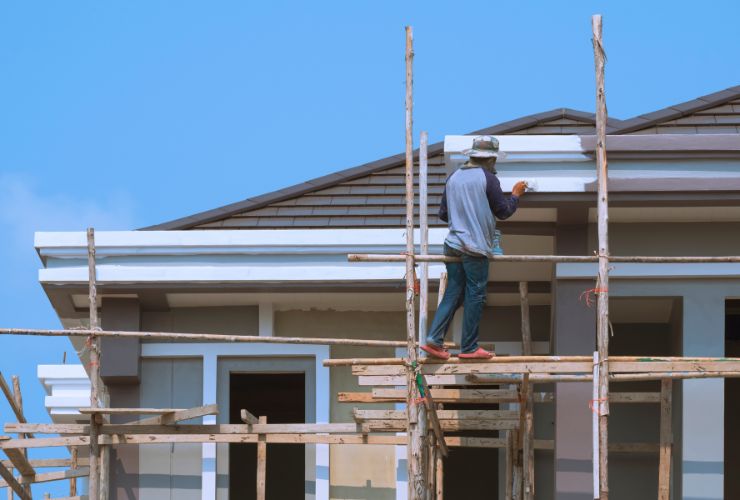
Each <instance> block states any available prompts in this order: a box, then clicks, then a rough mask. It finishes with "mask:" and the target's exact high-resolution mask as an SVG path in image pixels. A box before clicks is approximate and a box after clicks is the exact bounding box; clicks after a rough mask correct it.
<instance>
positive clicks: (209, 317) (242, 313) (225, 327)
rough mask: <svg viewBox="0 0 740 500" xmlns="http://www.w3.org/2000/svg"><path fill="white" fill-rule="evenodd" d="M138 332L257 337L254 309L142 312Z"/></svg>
mask: <svg viewBox="0 0 740 500" xmlns="http://www.w3.org/2000/svg"><path fill="white" fill-rule="evenodd" d="M141 329H142V330H143V331H147V332H183V333H221V334H228V335H257V334H258V330H259V308H258V307H257V306H217V307H178V308H173V309H170V310H169V311H144V312H142V313H141Z"/></svg>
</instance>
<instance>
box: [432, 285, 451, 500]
mask: <svg viewBox="0 0 740 500" xmlns="http://www.w3.org/2000/svg"><path fill="white" fill-rule="evenodd" d="M445 276H446V275H445ZM437 409H440V410H441V409H442V405H441V404H440V405H437ZM445 444H448V443H447V438H445ZM434 458H435V461H436V465H435V468H434V474H435V478H434V493H435V495H434V498H435V499H436V500H443V499H444V461H443V460H442V454H441V453H440V452H439V450H438V449H436V448H435V454H434Z"/></svg>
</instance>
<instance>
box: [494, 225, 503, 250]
mask: <svg viewBox="0 0 740 500" xmlns="http://www.w3.org/2000/svg"><path fill="white" fill-rule="evenodd" d="M503 254H504V249H503V248H501V231H499V230H498V229H494V230H493V255H503Z"/></svg>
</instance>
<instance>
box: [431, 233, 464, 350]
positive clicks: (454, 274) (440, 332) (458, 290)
mask: <svg viewBox="0 0 740 500" xmlns="http://www.w3.org/2000/svg"><path fill="white" fill-rule="evenodd" d="M444 253H445V255H449V256H453V257H459V256H460V255H461V253H460V252H458V251H457V250H455V249H453V248H450V247H448V246H447V245H445V248H444ZM445 267H446V268H447V289H446V290H445V294H444V296H443V297H442V302H440V304H439V307H438V308H437V312H436V313H434V320H433V321H432V326H431V327H429V334H428V335H427V344H433V345H437V346H441V345H442V344H444V340H445V334H446V333H447V329H448V328H449V327H450V323H451V322H452V318H453V317H454V316H455V311H457V309H458V307H460V306H461V305H462V301H463V296H464V294H465V271H464V269H463V265H462V263H460V262H445Z"/></svg>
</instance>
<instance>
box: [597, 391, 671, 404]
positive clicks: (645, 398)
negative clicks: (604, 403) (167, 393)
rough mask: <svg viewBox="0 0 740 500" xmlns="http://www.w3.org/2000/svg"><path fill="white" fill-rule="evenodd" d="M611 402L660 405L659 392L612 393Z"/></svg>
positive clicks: (610, 395)
mask: <svg viewBox="0 0 740 500" xmlns="http://www.w3.org/2000/svg"><path fill="white" fill-rule="evenodd" d="M609 402H610V403H612V404H614V403H619V404H622V403H660V393H659V392H612V393H610V394H609Z"/></svg>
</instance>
